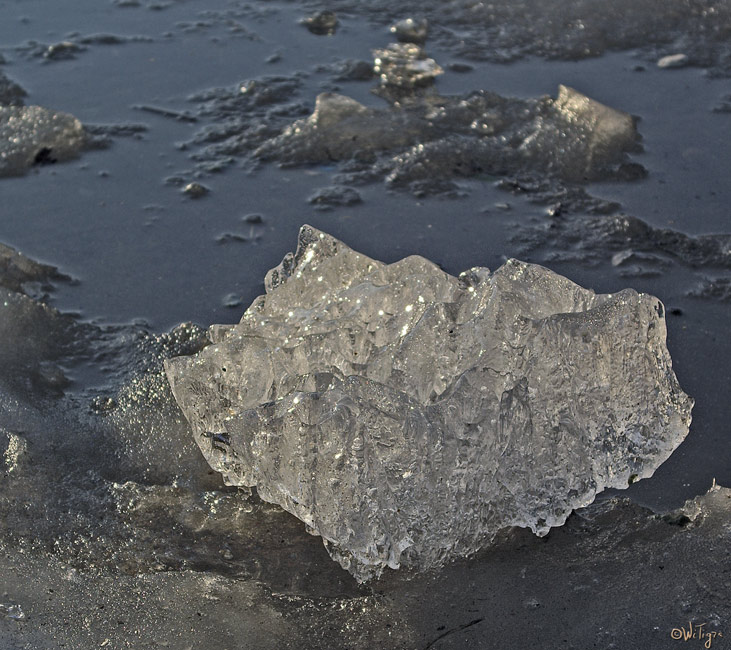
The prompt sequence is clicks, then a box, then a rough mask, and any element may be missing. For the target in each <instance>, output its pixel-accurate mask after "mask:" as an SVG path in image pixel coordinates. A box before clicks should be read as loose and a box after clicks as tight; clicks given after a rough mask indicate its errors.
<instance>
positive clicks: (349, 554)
mask: <svg viewBox="0 0 731 650" xmlns="http://www.w3.org/2000/svg"><path fill="white" fill-rule="evenodd" d="M209 336H210V338H211V340H212V341H213V344H212V345H211V346H209V347H207V348H205V349H204V350H202V351H201V352H200V353H198V354H196V355H194V356H189V357H178V358H174V359H171V360H169V361H167V362H166V371H167V375H168V379H169V381H170V384H171V386H172V390H173V393H174V395H175V398H176V400H177V401H178V404H179V405H180V407H181V408H182V410H183V412H184V413H185V415H186V417H187V418H188V420H189V422H190V423H191V425H192V427H193V431H194V434H195V438H196V440H197V442H198V444H199V446H200V448H201V450H202V451H203V454H204V455H205V457H206V458H207V460H208V462H209V463H210V464H211V466H212V467H213V468H214V469H216V470H217V471H219V472H221V473H222V474H223V476H224V478H225V480H226V481H227V482H228V483H229V484H232V485H244V486H256V488H257V490H258V492H259V495H260V496H261V497H262V498H263V499H265V500H267V501H271V502H273V503H278V504H279V505H281V506H282V507H283V508H285V509H286V510H288V511H289V512H291V513H293V514H295V515H296V516H297V517H299V518H300V519H301V520H302V521H303V522H305V524H307V526H308V527H309V530H311V531H312V532H313V533H316V534H319V535H321V536H322V537H323V540H324V542H325V545H326V546H327V548H328V551H329V552H330V554H331V555H332V556H333V557H334V558H335V559H337V560H338V561H339V562H340V563H341V564H342V566H344V567H345V568H347V569H348V570H349V571H350V572H351V573H352V574H353V575H354V576H356V578H358V579H359V580H365V579H368V578H370V577H372V576H373V575H377V574H379V573H380V572H381V571H382V570H383V568H384V567H385V566H390V567H393V568H397V567H399V566H400V565H404V564H405V565H411V566H415V567H417V568H419V569H427V568H430V567H434V566H439V565H440V564H443V563H444V562H445V561H447V560H449V559H450V558H453V557H456V556H466V555H469V554H471V553H474V552H475V551H477V550H478V549H480V548H483V547H484V546H486V545H488V544H490V542H491V540H492V538H493V537H494V535H495V533H496V532H497V531H498V530H500V529H501V528H504V527H506V526H523V527H528V528H530V529H532V530H533V531H534V532H535V533H537V534H539V535H543V534H545V533H546V532H548V530H549V528H550V527H552V526H559V525H561V524H563V523H564V521H565V520H566V518H567V516H568V515H569V513H570V512H571V511H572V510H573V509H575V508H578V507H581V506H585V505H587V504H589V503H591V502H592V501H593V500H594V497H595V495H596V494H597V493H598V492H600V491H601V490H603V489H604V488H606V487H618V488H622V487H626V486H627V485H628V484H629V483H632V482H633V481H634V480H635V479H638V478H645V477H649V476H650V475H651V474H652V473H653V472H654V471H655V469H656V468H657V467H658V465H660V463H662V462H663V461H664V460H665V459H666V458H667V457H668V456H669V455H670V453H671V452H672V451H673V449H675V447H676V446H677V445H678V444H679V443H680V442H681V441H682V440H683V438H684V437H685V435H686V434H687V432H688V427H689V425H690V419H691V415H690V411H691V408H692V405H693V401H692V399H691V398H689V397H688V396H687V395H686V394H685V393H684V392H683V391H682V390H681V388H680V387H679V385H678V382H677V380H676V378H675V375H674V373H673V370H672V366H671V360H670V355H669V354H668V351H667V348H666V346H665V338H666V330H665V320H664V309H663V305H662V303H661V302H660V301H659V300H658V299H657V298H654V297H652V296H649V295H646V294H638V293H637V292H635V291H633V290H631V289H626V290H624V291H621V292H619V293H616V294H608V295H597V294H595V293H594V292H592V291H590V290H587V289H583V288H581V287H579V286H578V285H576V284H574V283H573V282H571V281H570V280H568V279H566V278H564V277H562V276H560V275H557V274H555V273H553V272H551V271H549V270H547V269H545V268H543V267H540V266H536V265H532V264H526V263H523V262H519V261H517V260H509V261H508V262H507V263H505V264H504V265H503V266H502V267H501V268H499V269H498V270H497V271H495V272H493V273H491V272H490V271H489V270H487V269H485V268H474V269H471V270H469V271H466V272H465V273H463V274H462V275H460V277H459V278H456V277H453V276H450V275H448V274H447V273H445V272H443V271H442V270H440V269H439V268H438V267H437V266H436V265H434V264H432V263H431V262H429V261H428V260H426V259H424V258H421V257H416V256H414V257H408V258H406V259H404V260H401V261H399V262H396V263H394V264H383V263H381V262H377V261H375V260H372V259H369V258H368V257H366V256H364V255H361V254H359V253H357V252H355V251H353V250H351V249H350V248H348V247H347V246H345V245H344V244H343V243H342V242H340V241H338V240H336V239H334V238H333V237H331V236H329V235H326V234H325V233H322V232H319V231H317V230H315V229H314V228H311V227H309V226H303V227H302V229H301V231H300V236H299V245H298V248H297V252H296V253H295V254H294V255H292V254H288V255H287V256H286V257H285V259H284V260H283V262H282V263H281V264H280V266H278V267H277V268H275V269H273V270H271V271H270V272H269V273H268V274H267V277H266V295H263V296H260V297H259V298H257V299H256V300H255V301H254V303H253V304H252V305H251V307H250V308H249V309H248V310H247V311H246V313H245V314H244V316H243V318H242V319H241V322H240V323H239V324H238V325H234V326H214V327H212V328H211V330H210V332H209Z"/></svg>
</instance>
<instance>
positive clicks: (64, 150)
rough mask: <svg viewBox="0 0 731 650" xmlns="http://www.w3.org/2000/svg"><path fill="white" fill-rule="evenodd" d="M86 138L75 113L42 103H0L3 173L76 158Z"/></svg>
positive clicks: (1, 162)
mask: <svg viewBox="0 0 731 650" xmlns="http://www.w3.org/2000/svg"><path fill="white" fill-rule="evenodd" d="M86 142H87V138H86V135H85V133H84V128H83V126H82V125H81V122H79V120H77V119H76V118H75V117H73V116H72V115H69V114H67V113H61V112H54V111H49V110H47V109H45V108H41V107H40V106H2V105H0V177H2V176H17V175H20V174H24V173H26V172H27V171H28V169H30V168H31V167H32V166H33V165H38V164H46V163H51V162H56V161H61V160H68V159H71V158H75V157H76V156H77V155H78V154H79V152H80V150H81V149H82V148H83V147H84V145H85V144H86Z"/></svg>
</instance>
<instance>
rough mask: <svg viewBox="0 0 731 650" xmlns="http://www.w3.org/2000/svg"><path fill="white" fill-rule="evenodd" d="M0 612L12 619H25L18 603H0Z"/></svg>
mask: <svg viewBox="0 0 731 650" xmlns="http://www.w3.org/2000/svg"><path fill="white" fill-rule="evenodd" d="M0 614H3V615H4V616H5V617H7V618H12V619H13V620H14V621H22V620H25V612H23V610H22V609H21V608H20V605H14V604H12V603H0Z"/></svg>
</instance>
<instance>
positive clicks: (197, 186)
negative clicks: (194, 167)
mask: <svg viewBox="0 0 731 650" xmlns="http://www.w3.org/2000/svg"><path fill="white" fill-rule="evenodd" d="M181 191H182V192H183V194H185V195H186V196H189V197H190V198H191V199H200V198H201V197H204V196H205V195H206V194H208V193H209V192H210V191H211V190H210V189H208V188H207V187H206V186H205V185H202V184H201V183H195V182H193V183H188V184H187V185H186V186H185V187H184V188H183V189H182V190H181Z"/></svg>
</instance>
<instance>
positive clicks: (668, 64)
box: [657, 54, 688, 68]
mask: <svg viewBox="0 0 731 650" xmlns="http://www.w3.org/2000/svg"><path fill="white" fill-rule="evenodd" d="M687 63H688V55H687V54H669V55H668V56H664V57H662V58H661V59H660V60H658V62H657V67H658V68H682V67H683V66H684V65H686V64H687Z"/></svg>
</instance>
